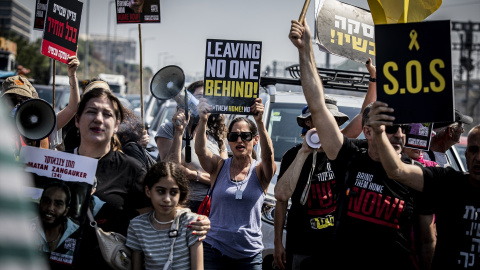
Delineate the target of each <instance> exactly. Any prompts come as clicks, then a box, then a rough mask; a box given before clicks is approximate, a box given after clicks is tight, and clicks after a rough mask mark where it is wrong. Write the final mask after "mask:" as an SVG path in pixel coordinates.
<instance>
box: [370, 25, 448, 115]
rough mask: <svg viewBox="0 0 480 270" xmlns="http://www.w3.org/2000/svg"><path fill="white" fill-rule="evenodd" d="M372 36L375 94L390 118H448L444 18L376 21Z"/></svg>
mask: <svg viewBox="0 0 480 270" xmlns="http://www.w3.org/2000/svg"><path fill="white" fill-rule="evenodd" d="M375 40H376V41H377V96H378V97H377V100H379V101H383V102H386V103H387V104H388V105H389V106H390V107H392V108H394V109H395V111H394V113H393V116H395V121H394V122H395V123H396V124H405V123H427V122H450V121H451V122H453V120H454V104H455V102H454V93H453V80H452V56H451V51H452V50H451V48H452V47H451V38H450V21H432V22H420V23H405V24H385V25H376V26H375ZM419 112H421V113H419Z"/></svg>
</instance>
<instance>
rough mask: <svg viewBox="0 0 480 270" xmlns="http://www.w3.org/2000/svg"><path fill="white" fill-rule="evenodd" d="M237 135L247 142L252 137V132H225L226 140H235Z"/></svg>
mask: <svg viewBox="0 0 480 270" xmlns="http://www.w3.org/2000/svg"><path fill="white" fill-rule="evenodd" d="M238 137H240V138H241V139H242V141H244V142H249V141H251V140H252V139H253V133H252V132H240V133H234V132H229V133H227V140H228V141H229V142H236V141H237V140H238Z"/></svg>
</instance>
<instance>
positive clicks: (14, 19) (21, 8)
mask: <svg viewBox="0 0 480 270" xmlns="http://www.w3.org/2000/svg"><path fill="white" fill-rule="evenodd" d="M32 18H33V15H32V11H31V9H29V8H27V7H26V6H25V5H23V4H22V3H20V2H19V1H17V0H0V32H1V33H3V32H5V31H12V32H13V33H16V34H18V35H19V36H21V37H23V38H25V39H26V40H30V35H31V20H32Z"/></svg>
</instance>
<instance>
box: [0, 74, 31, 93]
mask: <svg viewBox="0 0 480 270" xmlns="http://www.w3.org/2000/svg"><path fill="white" fill-rule="evenodd" d="M5 94H17V95H20V96H24V97H27V98H38V94H37V91H36V90H35V88H34V87H33V85H32V84H31V83H30V82H29V81H28V79H27V78H24V77H22V76H18V75H16V76H11V77H8V78H7V79H6V80H5V81H4V82H3V83H2V96H4V95H5Z"/></svg>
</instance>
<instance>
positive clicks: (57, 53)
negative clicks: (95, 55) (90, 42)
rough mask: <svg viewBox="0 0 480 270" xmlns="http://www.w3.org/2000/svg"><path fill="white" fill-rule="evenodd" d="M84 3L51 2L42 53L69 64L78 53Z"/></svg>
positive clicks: (51, 0) (52, 0) (49, 2)
mask: <svg viewBox="0 0 480 270" xmlns="http://www.w3.org/2000/svg"><path fill="white" fill-rule="evenodd" d="M82 7H83V3H82V2H80V1H62V0H49V1H48V6H47V16H46V19H45V27H44V29H43V39H42V48H41V53H42V54H43V55H45V56H48V57H50V58H53V59H55V60H58V61H60V62H63V63H65V64H67V63H68V58H69V57H70V56H72V55H75V54H76V52H77V43H78V34H79V33H80V20H81V18H82Z"/></svg>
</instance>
